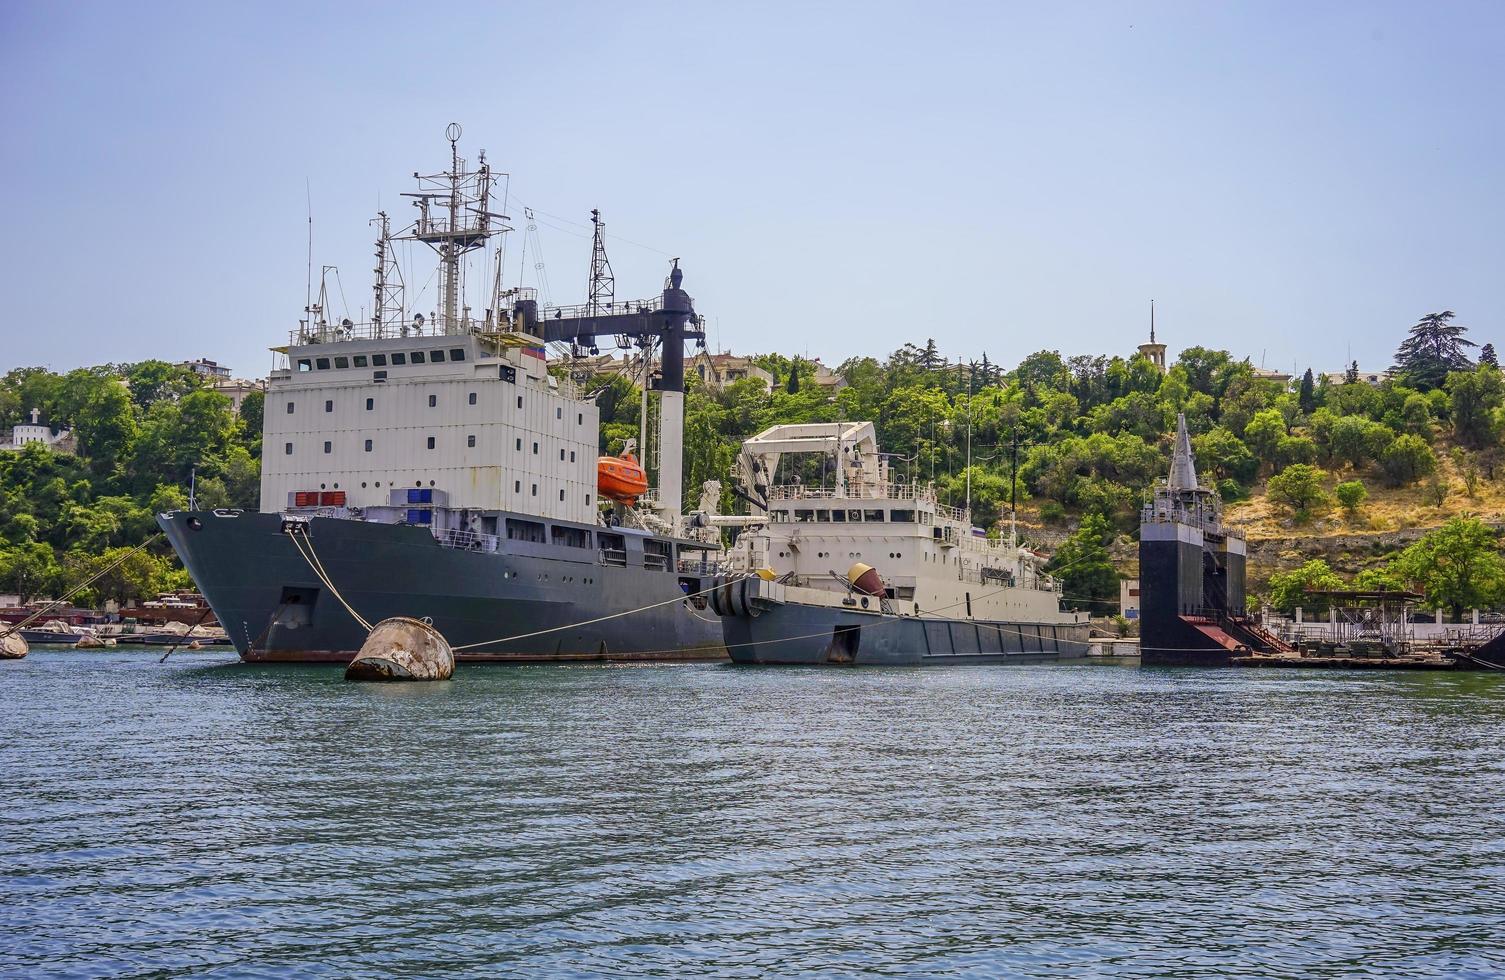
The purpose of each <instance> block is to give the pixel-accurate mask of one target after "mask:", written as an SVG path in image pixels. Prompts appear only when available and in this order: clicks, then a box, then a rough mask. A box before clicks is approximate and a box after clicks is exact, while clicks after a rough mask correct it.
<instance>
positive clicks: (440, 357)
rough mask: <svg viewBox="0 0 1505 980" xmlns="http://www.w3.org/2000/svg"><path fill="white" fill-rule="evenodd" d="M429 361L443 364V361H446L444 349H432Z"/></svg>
mask: <svg viewBox="0 0 1505 980" xmlns="http://www.w3.org/2000/svg"><path fill="white" fill-rule="evenodd" d="M429 361H430V362H431V363H433V364H442V363H444V351H442V350H431V351H429Z"/></svg>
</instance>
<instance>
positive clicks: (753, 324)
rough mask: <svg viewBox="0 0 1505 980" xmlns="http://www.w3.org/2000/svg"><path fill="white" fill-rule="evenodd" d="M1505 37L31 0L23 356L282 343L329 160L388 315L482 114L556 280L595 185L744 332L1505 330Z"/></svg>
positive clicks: (1163, 19)
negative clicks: (423, 196)
mask: <svg viewBox="0 0 1505 980" xmlns="http://www.w3.org/2000/svg"><path fill="white" fill-rule="evenodd" d="M1502 41H1505V6H1502V5H1500V4H1498V3H1479V4H1460V3H1435V4H1417V3H1394V4H1359V3H1308V2H1304V3H1268V2H1259V3H1247V4H1234V3H1212V2H1196V3H1076V4H1054V3H1039V2H1032V3H1019V4H1005V3H987V4H963V3H935V2H930V3H911V4H887V3H872V2H865V3H852V4H813V3H803V4H791V5H787V6H783V5H777V4H773V3H759V4H730V3H706V4H688V3H676V4H665V5H658V4H638V3H631V2H621V3H599V4H570V3H558V2H551V3H541V4H507V3H484V4H475V5H467V4H465V3H447V4H436V5H432V6H426V5H422V4H413V3H404V4H376V3H366V2H363V3H359V4H356V3H350V4H312V3H299V4H287V5H277V4H252V3H246V4H227V3H202V2H199V3H192V4H182V5H169V4H159V3H108V4H104V3H101V4H68V3H27V2H16V0H10V2H7V3H5V4H3V5H0V106H3V112H4V122H5V125H4V133H5V140H4V146H3V153H0V178H3V186H4V188H5V191H6V197H7V200H8V205H9V214H8V215H7V220H6V225H7V227H8V229H9V231H8V232H7V233H6V234H5V235H4V237H3V240H0V269H3V270H4V275H5V282H6V285H7V287H8V288H7V289H6V290H5V292H6V299H7V303H8V305H9V307H10V309H9V314H8V317H7V322H8V323H9V326H7V327H6V328H5V330H4V344H3V346H0V369H8V368H10V367H14V366H17V365H25V364H46V365H48V366H51V367H53V368H55V369H66V368H71V367H74V366H77V365H80V364H87V363H95V362H99V361H104V360H140V359H143V358H147V357H163V358H169V359H181V358H185V357H196V356H208V357H211V358H214V359H217V360H219V361H221V362H224V363H228V364H230V365H231V366H232V367H233V368H234V369H235V371H236V374H237V375H242V376H255V375H261V374H264V373H265V371H266V369H267V368H268V367H269V366H270V364H271V355H270V354H268V353H267V348H268V347H270V346H271V345H273V344H276V343H280V342H283V341H284V340H285V338H286V332H287V330H289V329H291V328H292V327H294V326H296V321H297V319H298V317H299V315H300V311H301V308H302V306H303V302H304V281H305V270H306V264H307V255H306V235H307V224H306V221H307V213H306V209H307V198H306V193H311V197H312V202H313V217H314V239H315V241H314V246H315V254H314V261H315V263H316V264H331V265H337V266H339V268H340V281H341V283H342V284H343V287H344V295H345V299H346V301H347V302H348V305H349V308H350V312H351V315H352V316H357V315H358V314H359V312H360V310H361V308H363V307H364V308H365V309H369V307H370V304H371V298H370V297H371V292H370V269H371V267H372V263H373V260H372V244H371V242H372V232H371V229H370V228H369V227H368V225H367V221H368V220H369V218H370V217H371V215H372V214H373V213H374V212H375V211H376V210H377V208H378V206H379V205H381V206H385V207H387V209H388V210H389V211H391V212H392V213H393V214H394V216H404V215H406V214H408V213H410V212H411V207H410V206H409V205H407V204H406V203H405V202H403V201H401V200H400V199H399V197H398V195H399V194H400V193H401V192H403V191H407V190H410V189H412V188H411V180H410V175H411V173H412V172H413V171H414V170H424V171H431V170H437V169H440V168H441V167H442V165H443V164H444V163H445V162H446V161H447V145H446V144H445V143H444V141H443V131H444V127H445V124H446V123H448V122H450V121H452V120H454V121H458V122H460V123H462V124H463V126H464V130H465V135H464V138H463V140H462V149H463V150H466V151H469V152H470V154H471V155H472V156H473V155H474V151H475V150H477V149H479V148H485V149H486V151H487V153H488V156H489V158H490V159H491V161H492V163H493V165H494V166H496V167H497V168H499V169H502V170H506V171H509V172H510V173H511V174H513V175H514V177H513V180H512V184H511V190H512V195H513V200H512V203H511V205H510V213H512V214H513V215H515V216H516V217H517V218H518V219H519V221H518V225H519V227H521V210H520V207H519V206H518V202H522V203H526V204H527V205H530V206H532V207H534V208H536V209H538V210H539V211H540V212H546V214H544V213H540V217H541V218H544V219H545V220H546V221H548V222H549V223H550V224H548V225H540V228H539V234H540V239H541V242H542V246H543V256H544V259H545V262H546V271H547V275H548V279H549V282H550V283H551V285H552V296H551V298H552V299H554V300H555V301H557V302H578V301H580V300H581V299H582V298H583V294H584V291H585V282H586V275H587V259H588V253H589V242H588V241H587V240H586V238H585V237H583V236H584V235H585V234H586V233H585V231H584V228H583V227H582V226H581V225H570V224H565V223H564V222H562V221H560V220H559V218H560V217H562V218H566V219H569V220H571V221H575V222H584V221H586V220H588V214H589V211H590V209H591V208H592V207H599V208H601V210H602V212H603V214H604V216H605V218H606V220H607V222H608V228H609V230H610V232H611V233H614V234H616V235H620V236H622V237H621V238H620V239H614V240H611V241H610V242H609V247H610V254H611V259H612V262H613V265H614V266H615V269H616V273H617V281H618V290H617V293H618V296H619V297H627V296H637V295H643V296H649V295H653V294H654V293H656V291H657V290H658V289H659V288H660V284H661V282H662V279H663V276H664V274H665V272H666V270H667V256H668V255H677V256H681V257H682V258H683V264H684V267H685V269H686V288H688V289H689V290H690V292H691V293H692V294H693V295H694V296H695V297H696V300H697V305H698V308H699V309H700V310H701V312H703V313H705V314H707V316H708V317H709V319H710V322H711V324H712V337H713V343H715V342H719V344H720V345H721V346H722V347H725V348H730V349H733V350H737V351H742V352H746V351H763V350H770V349H777V350H780V351H785V352H791V353H793V352H808V353H809V354H810V355H812V356H815V355H819V356H821V357H822V358H823V359H824V360H826V362H827V363H834V362H837V361H840V360H842V359H843V358H845V357H847V356H850V355H853V354H873V355H877V356H882V355H884V354H886V353H887V352H889V351H890V350H892V349H894V348H895V347H898V346H899V345H900V344H902V343H903V342H904V341H906V340H915V341H918V342H921V343H923V342H924V339H925V338H926V337H934V338H935V340H936V342H937V343H938V344H939V345H940V347H941V348H942V350H943V351H945V352H946V353H948V354H950V355H952V356H953V357H954V356H958V355H962V356H978V355H980V354H981V353H982V352H983V351H986V352H987V353H988V355H989V357H990V358H992V359H993V360H995V361H998V362H1000V363H1004V364H1007V365H1012V364H1014V363H1016V362H1017V361H1018V359H1019V358H1020V357H1022V356H1023V355H1025V354H1027V353H1029V352H1031V351H1034V350H1038V349H1041V348H1052V349H1058V350H1060V351H1061V352H1062V353H1064V354H1073V353H1084V352H1118V353H1122V352H1127V351H1129V350H1131V349H1132V348H1133V346H1134V345H1135V344H1136V343H1138V342H1139V341H1140V340H1142V339H1143V335H1144V334H1145V331H1146V319H1147V313H1146V309H1147V306H1148V302H1149V299H1150V298H1151V297H1154V298H1155V300H1156V306H1157V310H1158V317H1157V319H1158V323H1159V328H1160V334H1161V339H1162V340H1163V341H1165V342H1168V343H1169V344H1170V345H1171V351H1172V355H1173V356H1174V354H1175V351H1176V350H1178V349H1179V348H1180V347H1183V346H1188V345H1190V344H1194V343H1200V344H1204V345H1210V346H1219V347H1227V348H1229V349H1231V350H1233V351H1235V352H1236V353H1238V354H1241V355H1245V354H1247V355H1250V356H1252V357H1253V359H1254V361H1255V363H1256V364H1258V363H1259V362H1260V361H1261V360H1263V361H1264V362H1265V364H1266V365H1267V366H1269V367H1286V368H1289V367H1290V366H1291V365H1292V363H1293V362H1295V363H1296V364H1297V365H1298V366H1299V367H1302V368H1304V367H1306V366H1308V365H1311V366H1313V367H1316V368H1318V369H1319V370H1321V369H1328V370H1338V369H1340V368H1341V367H1342V366H1343V364H1344V362H1345V359H1346V358H1347V357H1348V356H1349V352H1350V350H1351V351H1352V356H1353V357H1354V358H1356V359H1357V360H1358V361H1359V363H1360V365H1361V366H1364V367H1366V368H1369V367H1376V368H1377V367H1384V366H1386V365H1388V364H1389V361H1390V356H1391V354H1392V353H1393V351H1394V349H1395V346H1396V344H1397V342H1398V341H1399V340H1400V338H1401V336H1402V335H1403V333H1404V331H1405V329H1406V327H1408V326H1409V325H1410V324H1411V323H1414V322H1415V320H1416V318H1417V317H1418V316H1420V315H1421V314H1423V313H1426V312H1429V311H1432V310H1436V309H1441V308H1448V309H1452V310H1455V311H1457V313H1458V321H1459V322H1461V323H1463V324H1465V325H1467V326H1470V327H1471V328H1472V334H1471V336H1472V337H1473V338H1474V339H1476V340H1478V341H1479V342H1481V343H1482V342H1484V341H1486V340H1505V337H1502V335H1501V327H1502V324H1505V276H1502V258H1505V205H1502V198H1501V192H1502V181H1501V178H1502V175H1505V153H1502V150H1505V145H1502V144H1505V137H1502V118H1505V116H1502V106H1505V69H1502V67H1501V65H1502V60H1501V55H1500V52H1501V49H1502ZM306 189H307V190H306ZM549 215H553V216H559V217H548V216H549ZM404 220H406V219H405V218H404ZM520 239H521V236H520V235H517V234H514V235H513V236H512V242H511V244H510V246H509V250H510V254H511V258H510V259H509V262H508V278H509V280H510V281H511V282H514V283H515V282H516V280H517V277H518V276H519V273H520V272H521V271H522V270H521V263H520V262H519V261H518V258H519V256H518V245H520V243H521V242H520ZM641 246H650V247H647V248H645V247H641ZM414 255H415V257H416V256H417V253H416V252H415V253H414ZM532 259H533V257H532V256H530V257H529V260H528V263H527V265H528V266H529V268H528V269H527V270H526V271H527V273H528V275H527V278H526V279H525V280H524V284H526V285H535V284H536V273H535V272H534V270H533V269H532V268H531V266H532ZM429 271H430V269H429V267H428V266H427V265H425V266H424V267H423V268H422V269H421V270H419V271H418V272H417V276H416V281H415V282H414V285H415V287H416V286H417V285H418V284H421V283H423V282H425V281H427V280H428V276H429ZM331 283H333V281H332V280H331ZM434 301H435V297H434V292H433V286H432V283H431V282H430V283H429V285H428V290H427V292H426V293H425V294H424V297H423V298H422V299H419V300H418V305H419V308H421V309H424V310H427V309H430V308H432V306H433V304H434ZM341 311H342V306H341V304H340V302H339V300H338V299H336V301H335V304H334V312H335V313H336V314H339V313H340V312H341Z"/></svg>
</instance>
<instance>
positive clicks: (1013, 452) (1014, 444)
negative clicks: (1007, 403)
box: [1009, 425, 1019, 552]
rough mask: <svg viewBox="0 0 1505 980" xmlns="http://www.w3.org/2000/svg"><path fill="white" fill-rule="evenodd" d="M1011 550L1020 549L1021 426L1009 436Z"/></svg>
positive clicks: (1015, 428)
mask: <svg viewBox="0 0 1505 980" xmlns="http://www.w3.org/2000/svg"><path fill="white" fill-rule="evenodd" d="M1009 550H1010V551H1015V552H1017V551H1018V550H1019V427H1018V426H1017V425H1016V426H1014V428H1013V432H1012V434H1011V435H1010V437H1009Z"/></svg>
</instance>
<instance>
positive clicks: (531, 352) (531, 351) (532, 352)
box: [523, 347, 549, 361]
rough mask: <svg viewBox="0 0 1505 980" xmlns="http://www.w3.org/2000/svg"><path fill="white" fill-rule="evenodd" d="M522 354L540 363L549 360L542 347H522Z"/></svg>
mask: <svg viewBox="0 0 1505 980" xmlns="http://www.w3.org/2000/svg"><path fill="white" fill-rule="evenodd" d="M523 353H524V354H527V355H528V356H529V357H536V358H538V359H539V360H540V361H546V360H548V359H549V358H548V354H547V353H546V352H545V351H544V349H543V348H542V347H524V348H523Z"/></svg>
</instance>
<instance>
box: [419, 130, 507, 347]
mask: <svg viewBox="0 0 1505 980" xmlns="http://www.w3.org/2000/svg"><path fill="white" fill-rule="evenodd" d="M460 134H461V129H460V124H459V123H450V124H449V126H448V127H447V128H446V129H445V131H444V138H445V139H447V140H449V169H448V170H447V171H444V172H442V173H437V174H426V175H425V174H418V173H415V174H413V177H414V178H415V179H416V180H417V181H418V187H419V189H418V190H417V191H412V192H408V193H405V194H404V195H403V196H404V197H411V198H413V199H414V201H413V205H414V206H415V207H416V208H418V221H417V222H416V223H415V224H414V226H413V233H412V235H411V236H408V237H410V238H411V239H413V240H416V241H420V242H423V243H424V244H425V245H427V246H429V247H430V248H432V249H433V250H434V251H435V252H436V253H438V255H439V292H440V296H439V307H440V310H441V311H442V312H441V313H440V318H439V319H440V322H439V323H438V324H436V325H435V329H436V330H439V331H441V332H443V333H446V334H456V333H463V332H465V330H466V329H467V327H468V324H466V323H464V322H462V319H461V306H462V302H463V298H462V294H463V291H464V286H463V284H462V283H461V281H460V259H461V257H462V256H464V255H466V254H468V253H470V252H473V251H475V250H476V249H478V248H482V247H484V246H485V244H486V241H487V239H489V238H490V237H491V236H492V235H493V234H496V232H497V231H507V230H508V229H507V228H506V227H505V226H502V227H499V228H493V226H492V219H493V218H497V219H501V220H505V219H506V215H503V214H495V213H493V212H492V211H491V209H490V208H491V186H492V184H493V183H494V182H495V180H496V178H495V177H494V176H493V175H492V173H491V165H490V164H488V163H487V162H486V151H485V150H482V151H481V153H480V166H479V167H477V168H476V169H475V170H466V169H465V161H464V160H462V159H460V147H459V142H460Z"/></svg>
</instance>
